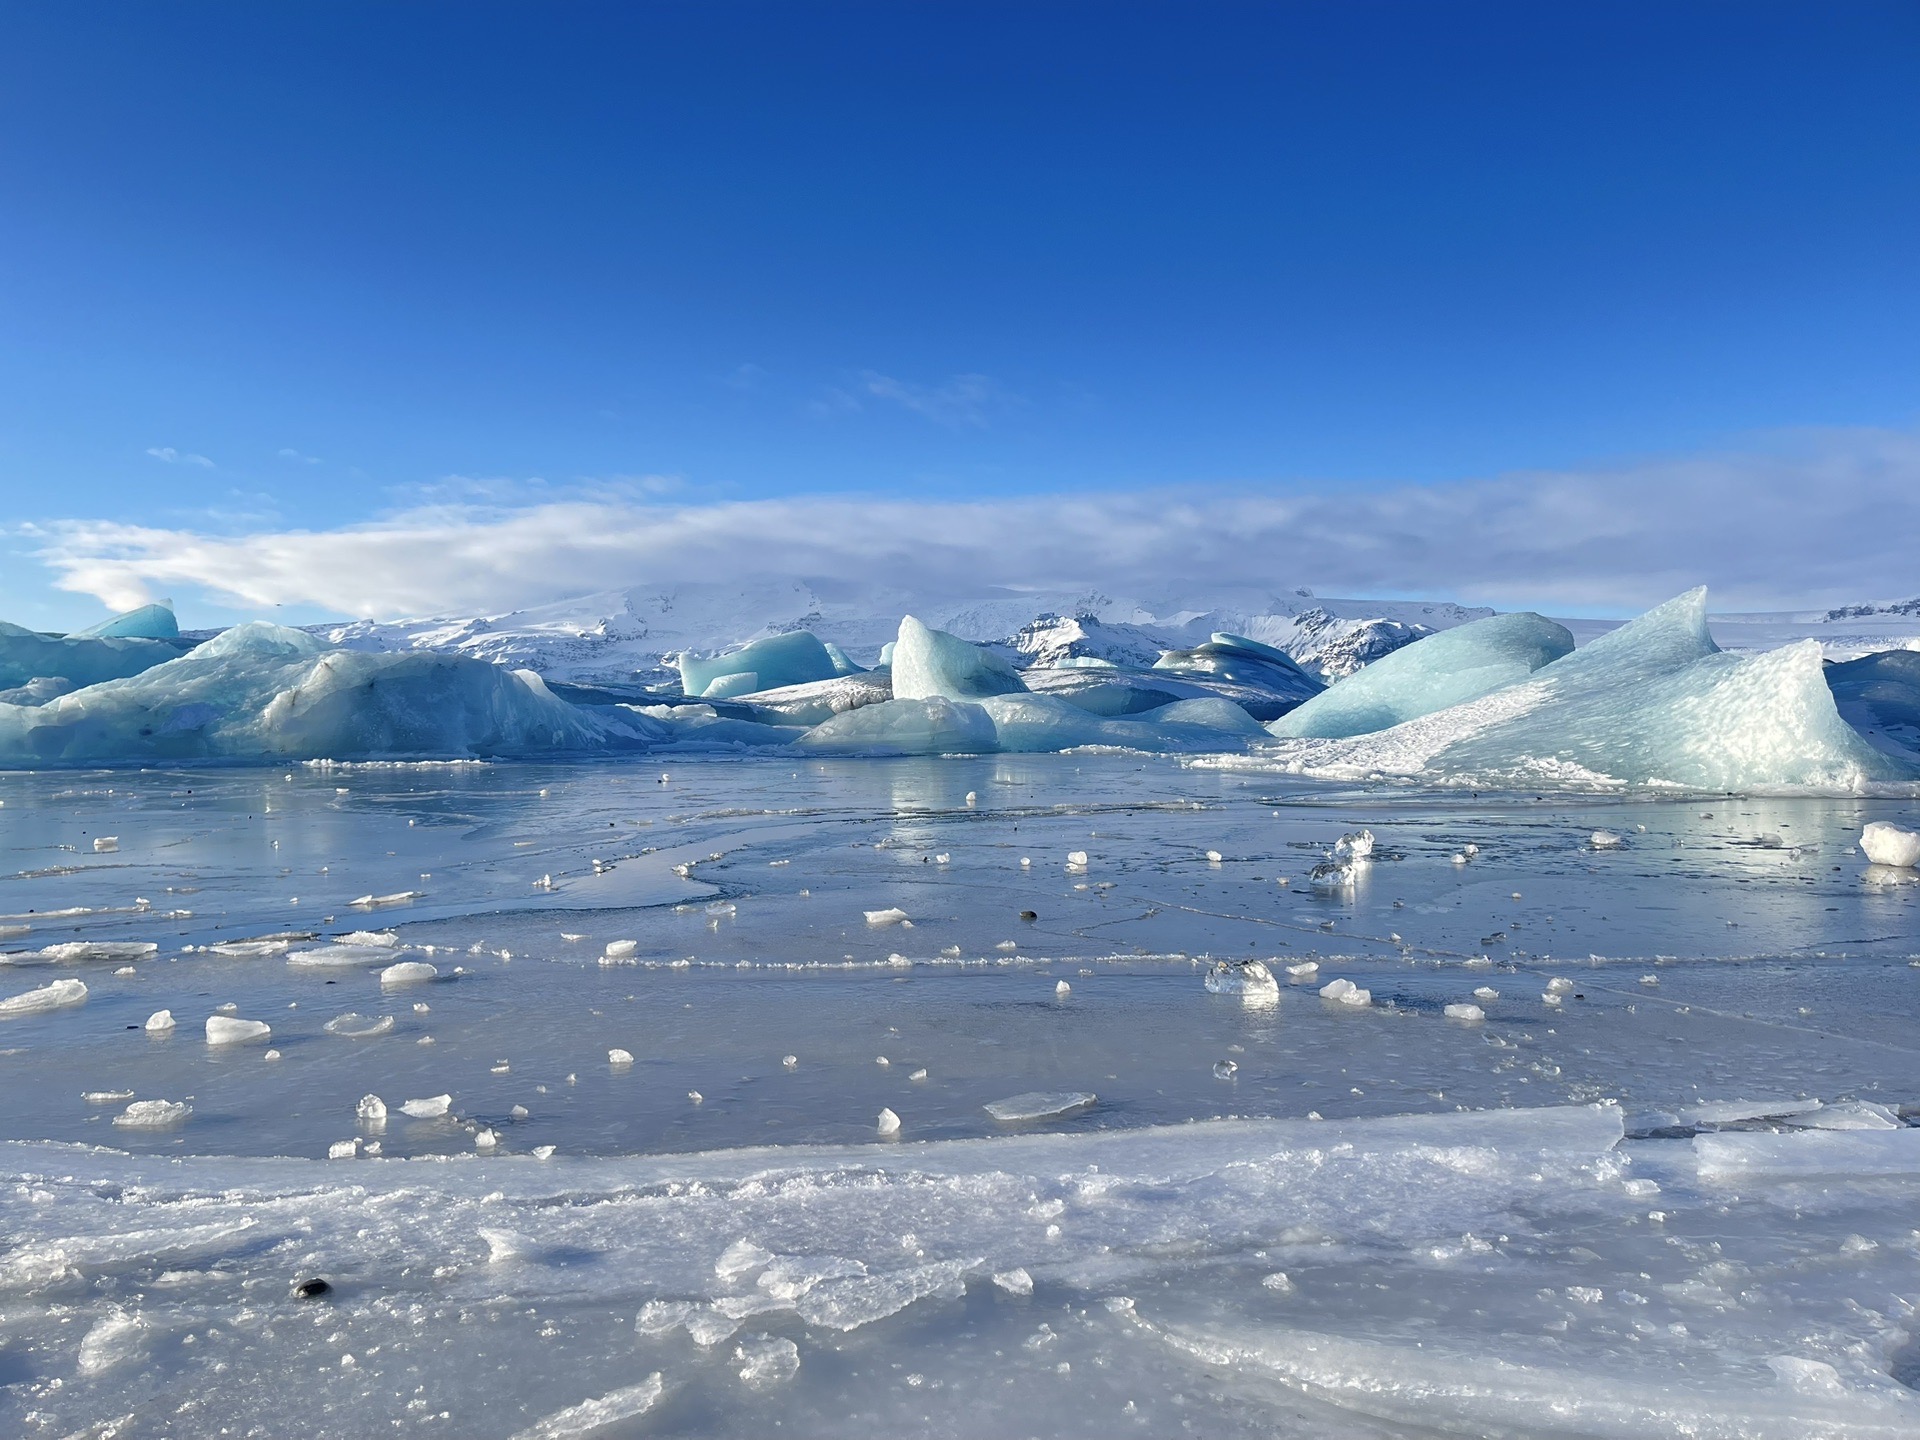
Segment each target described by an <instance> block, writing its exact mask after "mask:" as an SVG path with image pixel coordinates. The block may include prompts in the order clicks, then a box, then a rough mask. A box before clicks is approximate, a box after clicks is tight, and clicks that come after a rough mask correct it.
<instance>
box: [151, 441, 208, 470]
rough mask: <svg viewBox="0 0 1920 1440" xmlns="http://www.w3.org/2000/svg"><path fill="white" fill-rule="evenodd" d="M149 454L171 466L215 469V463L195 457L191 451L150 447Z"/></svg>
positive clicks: (170, 447) (167, 446) (166, 446)
mask: <svg viewBox="0 0 1920 1440" xmlns="http://www.w3.org/2000/svg"><path fill="white" fill-rule="evenodd" d="M147 454H149V455H151V456H152V457H153V458H154V459H156V460H162V461H165V462H166V463H167V464H169V465H199V466H201V467H203V468H204V469H207V470H211V469H213V461H211V460H209V459H208V458H207V457H206V456H204V455H195V454H193V453H192V452H191V451H187V450H176V449H174V448H173V446H171V445H149V446H148V447H147Z"/></svg>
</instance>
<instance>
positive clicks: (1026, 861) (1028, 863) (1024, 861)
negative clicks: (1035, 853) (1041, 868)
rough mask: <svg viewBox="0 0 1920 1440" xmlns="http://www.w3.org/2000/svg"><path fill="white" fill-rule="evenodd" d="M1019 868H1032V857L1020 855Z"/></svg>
mask: <svg viewBox="0 0 1920 1440" xmlns="http://www.w3.org/2000/svg"><path fill="white" fill-rule="evenodd" d="M1020 868H1021V869H1022V870H1030V869H1032V868H1033V857H1032V856H1031V855H1022V856H1021V857H1020Z"/></svg>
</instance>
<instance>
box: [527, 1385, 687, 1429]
mask: <svg viewBox="0 0 1920 1440" xmlns="http://www.w3.org/2000/svg"><path fill="white" fill-rule="evenodd" d="M666 1389H667V1383H666V1380H665V1378H664V1377H663V1376H662V1375H661V1374H660V1372H659V1371H658V1370H656V1371H654V1372H653V1374H651V1375H649V1376H648V1377H647V1378H646V1379H644V1380H642V1381H641V1382H640V1383H639V1384H638V1385H628V1386H626V1387H625V1388H623V1389H620V1390H610V1391H608V1392H607V1393H606V1394H605V1395H602V1396H600V1397H598V1398H597V1399H593V1400H582V1401H581V1402H580V1403H579V1404H578V1405H569V1406H568V1407H567V1408H566V1409H564V1410H556V1411H554V1413H553V1414H551V1415H548V1416H546V1417H545V1418H544V1419H541V1420H538V1421H536V1422H534V1423H533V1424H532V1425H529V1426H528V1427H527V1428H526V1429H524V1430H522V1431H520V1432H519V1433H518V1434H516V1435H514V1436H513V1437H512V1440H589V1437H599V1436H601V1435H611V1434H613V1433H614V1427H616V1426H620V1425H624V1424H625V1422H627V1421H629V1420H634V1419H637V1418H638V1417H640V1416H642V1415H644V1414H646V1413H647V1412H648V1411H649V1410H651V1409H653V1407H654V1406H655V1405H657V1404H659V1403H660V1397H661V1396H662V1395H664V1394H665V1393H666Z"/></svg>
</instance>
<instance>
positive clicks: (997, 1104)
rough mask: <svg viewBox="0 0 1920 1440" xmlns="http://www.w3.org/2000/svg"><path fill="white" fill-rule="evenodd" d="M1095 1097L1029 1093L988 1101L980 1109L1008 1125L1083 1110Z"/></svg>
mask: <svg viewBox="0 0 1920 1440" xmlns="http://www.w3.org/2000/svg"><path fill="white" fill-rule="evenodd" d="M1098 1099H1099V1097H1098V1096H1096V1095H1094V1094H1093V1093H1092V1092H1091V1091H1087V1090H1065V1091H1044V1090H1030V1091H1027V1092H1026V1093H1025V1094H1022V1095H1010V1096H1008V1097H1007V1098H1006V1099H1005V1100H993V1101H989V1102H988V1103H987V1105H986V1106H985V1107H984V1108H985V1109H986V1112H987V1114H989V1115H991V1116H992V1117H993V1118H994V1119H996V1120H999V1121H1003V1122H1005V1123H1008V1124H1012V1123H1015V1122H1017V1121H1022V1120H1053V1119H1056V1118H1058V1117H1059V1116H1062V1115H1071V1114H1073V1113H1074V1112H1075V1111H1078V1110H1085V1109H1087V1108H1088V1107H1089V1106H1091V1105H1093V1104H1095V1103H1096V1102H1097V1101H1098Z"/></svg>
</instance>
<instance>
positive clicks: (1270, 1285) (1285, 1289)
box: [1260, 1270, 1293, 1295]
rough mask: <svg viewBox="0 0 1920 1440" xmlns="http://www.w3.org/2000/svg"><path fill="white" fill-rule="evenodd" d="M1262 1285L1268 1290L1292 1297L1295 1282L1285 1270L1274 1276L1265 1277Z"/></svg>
mask: <svg viewBox="0 0 1920 1440" xmlns="http://www.w3.org/2000/svg"><path fill="white" fill-rule="evenodd" d="M1260 1283H1261V1284H1262V1285H1263V1286H1265V1287H1266V1288H1267V1289H1269V1290H1272V1291H1275V1292H1277V1293H1279V1294H1281V1295H1291V1294H1292V1293H1293V1281H1292V1280H1291V1279H1290V1278H1289V1277H1288V1275H1287V1272H1286V1271H1284V1270H1276V1271H1274V1272H1273V1274H1271V1275H1268V1276H1265V1277H1263V1278H1262V1279H1261V1281H1260Z"/></svg>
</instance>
